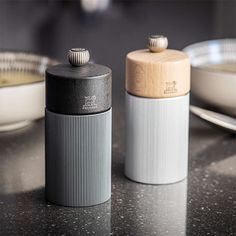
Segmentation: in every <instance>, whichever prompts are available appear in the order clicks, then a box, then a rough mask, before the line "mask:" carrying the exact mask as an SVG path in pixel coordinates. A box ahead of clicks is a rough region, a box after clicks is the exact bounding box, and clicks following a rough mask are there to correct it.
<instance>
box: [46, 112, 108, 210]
mask: <svg viewBox="0 0 236 236" xmlns="http://www.w3.org/2000/svg"><path fill="white" fill-rule="evenodd" d="M111 116H112V114H111V109H110V110H109V111H106V112H103V113H99V114H93V115H80V116H79V115H77V116H74V115H62V114H57V113H53V112H50V111H48V110H47V109H46V134H45V137H46V140H45V144H46V150H45V158H46V198H47V199H48V200H49V201H51V202H54V203H57V204H60V205H64V206H91V205H95V204H99V203H103V202H105V201H107V200H108V199H109V198H110V196H111V125H112V124H111V120H112V119H111Z"/></svg>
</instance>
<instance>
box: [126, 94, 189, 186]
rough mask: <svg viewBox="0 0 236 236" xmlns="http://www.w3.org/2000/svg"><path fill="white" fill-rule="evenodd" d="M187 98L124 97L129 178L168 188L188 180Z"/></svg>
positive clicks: (127, 171)
mask: <svg viewBox="0 0 236 236" xmlns="http://www.w3.org/2000/svg"><path fill="white" fill-rule="evenodd" d="M188 104H189V94H187V95H185V96H180V97H176V98H162V99H156V98H142V97H137V96H133V95H131V94H129V93H126V158H125V174H126V176H127V177H128V178H130V179H132V180H134V181H137V182H142V183H148V184H167V183H173V182H177V181H180V180H182V179H184V178H185V177H186V176H187V169H188V127H189V122H188V119H189V105H188Z"/></svg>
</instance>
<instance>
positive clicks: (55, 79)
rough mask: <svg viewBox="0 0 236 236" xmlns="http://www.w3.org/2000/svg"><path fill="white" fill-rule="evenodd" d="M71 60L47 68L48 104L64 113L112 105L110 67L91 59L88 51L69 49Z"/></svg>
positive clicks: (99, 110) (54, 109) (56, 110)
mask: <svg viewBox="0 0 236 236" xmlns="http://www.w3.org/2000/svg"><path fill="white" fill-rule="evenodd" d="M68 59H69V62H70V64H60V65H56V66H52V67H49V68H48V69H47V70H46V108H47V109H48V110H49V111H52V112H55V113H61V114H69V115H77V114H93V113H99V112H103V111H106V110H109V108H111V87H112V86H111V83H112V80H111V69H110V68H108V67H106V66H102V65H98V64H92V63H88V61H89V52H88V50H86V49H83V48H75V49H71V50H69V53H68Z"/></svg>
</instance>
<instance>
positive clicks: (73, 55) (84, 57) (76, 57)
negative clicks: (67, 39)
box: [68, 48, 90, 66]
mask: <svg viewBox="0 0 236 236" xmlns="http://www.w3.org/2000/svg"><path fill="white" fill-rule="evenodd" d="M89 58H90V54H89V51H88V50H87V49H85V48H72V49H70V50H69V52H68V60H69V62H70V64H71V65H72V66H82V65H85V64H87V63H88V61H89Z"/></svg>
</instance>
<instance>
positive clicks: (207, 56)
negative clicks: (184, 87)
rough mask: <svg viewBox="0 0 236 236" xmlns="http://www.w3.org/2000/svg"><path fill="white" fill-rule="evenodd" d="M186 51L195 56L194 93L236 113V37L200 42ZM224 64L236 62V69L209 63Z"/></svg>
mask: <svg viewBox="0 0 236 236" xmlns="http://www.w3.org/2000/svg"><path fill="white" fill-rule="evenodd" d="M183 51H185V52H186V53H187V54H188V55H189V56H190V58H191V65H192V70H191V92H192V93H193V94H194V95H195V96H196V97H197V98H198V99H200V100H201V101H203V102H205V103H206V104H208V105H211V106H213V107H215V108H216V109H217V110H220V111H222V112H225V113H227V114H230V115H234V116H236V39H219V40H210V41H205V42H200V43H196V44H192V45H190V46H188V47H186V48H184V50H183ZM222 63H224V64H233V65H235V71H234V72H233V71H231V72H229V71H220V70H218V69H217V70H216V69H214V68H211V67H209V66H207V65H209V64H210V65H212V64H213V65H217V64H222ZM231 69H232V66H231Z"/></svg>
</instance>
